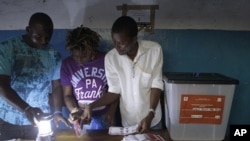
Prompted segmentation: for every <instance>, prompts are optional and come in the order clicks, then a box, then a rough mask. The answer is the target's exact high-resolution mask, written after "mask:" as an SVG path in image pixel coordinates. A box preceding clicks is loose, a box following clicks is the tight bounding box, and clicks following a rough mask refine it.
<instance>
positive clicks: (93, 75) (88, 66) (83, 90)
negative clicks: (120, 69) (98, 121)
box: [60, 52, 107, 115]
mask: <svg viewBox="0 0 250 141" xmlns="http://www.w3.org/2000/svg"><path fill="white" fill-rule="evenodd" d="M104 57H105V54H104V53H100V52H98V53H97V57H96V59H95V60H93V61H88V62H86V63H85V64H84V65H80V64H78V63H77V62H76V61H75V60H74V59H73V57H72V56H69V57H67V58H66V59H64V60H63V62H62V66H61V74H60V75H61V84H62V85H63V86H67V85H71V86H72V87H73V94H74V96H75V98H76V100H77V101H78V104H79V106H80V107H81V108H83V109H84V108H85V106H86V105H87V104H89V103H92V102H93V101H95V100H97V99H99V98H100V97H102V95H103V90H104V89H105V87H106V86H107V79H106V76H105V69H104ZM93 110H94V112H93V115H96V114H97V115H99V114H102V113H103V112H105V111H106V106H102V107H97V108H95V109H93Z"/></svg>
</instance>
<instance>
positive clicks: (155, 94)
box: [149, 88, 161, 110]
mask: <svg viewBox="0 0 250 141" xmlns="http://www.w3.org/2000/svg"><path fill="white" fill-rule="evenodd" d="M160 96H161V89H158V88H151V94H150V107H149V108H150V109H153V110H155V109H156V107H157V105H158V103H159V100H160Z"/></svg>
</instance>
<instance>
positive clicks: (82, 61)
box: [61, 26, 116, 129]
mask: <svg viewBox="0 0 250 141" xmlns="http://www.w3.org/2000/svg"><path fill="white" fill-rule="evenodd" d="M66 39H67V45H66V49H67V50H69V51H70V53H71V55H70V56H69V57H67V58H66V59H64V60H63V62H62V66H61V84H62V87H63V95H64V101H65V104H66V106H67V108H68V109H69V111H70V119H71V120H72V121H74V123H75V122H78V123H79V124H84V128H85V129H107V128H108V126H109V124H108V123H109V121H107V119H106V117H107V113H109V114H108V116H112V117H113V115H114V111H115V110H114V109H115V108H116V105H112V106H111V107H112V108H110V106H103V107H98V108H96V109H93V114H92V118H91V121H82V120H81V114H82V112H83V110H84V108H85V106H86V105H88V104H89V103H92V102H93V101H95V100H97V99H99V98H100V97H102V96H103V94H105V92H106V90H107V80H106V76H105V69H104V57H105V54H104V53H101V52H99V51H97V48H98V46H99V42H100V39H101V36H100V35H99V34H98V33H96V32H95V31H93V30H91V29H89V28H87V27H83V26H80V27H77V28H75V29H73V30H72V31H69V32H68V35H67V38H66ZM111 109H112V110H111ZM109 111H112V112H109ZM111 114H112V115H111Z"/></svg>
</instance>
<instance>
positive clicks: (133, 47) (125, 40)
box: [112, 32, 137, 55]
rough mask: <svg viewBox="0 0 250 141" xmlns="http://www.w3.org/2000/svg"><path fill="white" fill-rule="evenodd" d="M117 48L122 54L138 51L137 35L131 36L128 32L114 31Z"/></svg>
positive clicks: (113, 37)
mask: <svg viewBox="0 0 250 141" xmlns="http://www.w3.org/2000/svg"><path fill="white" fill-rule="evenodd" d="M112 39H113V41H114V44H115V48H116V50H117V51H118V53H119V54H120V55H125V54H127V55H129V54H131V53H133V52H135V51H137V37H132V38H131V37H129V36H127V34H126V33H124V32H121V33H112Z"/></svg>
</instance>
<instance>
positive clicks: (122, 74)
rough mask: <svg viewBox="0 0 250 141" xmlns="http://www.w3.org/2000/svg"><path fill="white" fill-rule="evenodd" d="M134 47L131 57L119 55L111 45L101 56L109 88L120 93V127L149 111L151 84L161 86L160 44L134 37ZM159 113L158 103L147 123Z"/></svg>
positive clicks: (157, 119) (130, 123)
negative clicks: (137, 39) (137, 46)
mask: <svg viewBox="0 0 250 141" xmlns="http://www.w3.org/2000/svg"><path fill="white" fill-rule="evenodd" d="M138 45H139V48H138V51H137V55H136V57H135V59H134V60H133V61H132V60H131V59H130V58H129V57H128V56H127V55H119V53H118V52H117V50H116V49H115V48H114V49H112V50H111V51H109V52H108V53H107V55H106V57H105V69H106V77H107V82H108V85H109V92H112V93H116V94H121V98H120V111H121V117H122V124H123V126H124V127H126V126H132V125H135V124H138V123H139V122H140V121H141V120H142V119H143V118H145V117H146V115H147V114H148V112H149V109H150V93H151V88H159V89H161V90H163V81H162V65H163V55H162V49H161V46H160V45H159V44H158V43H156V42H152V41H145V40H143V41H138ZM161 117H162V112H161V107H160V103H158V106H157V108H156V110H155V117H154V119H153V120H152V122H151V127H152V126H154V125H156V124H157V123H158V122H159V121H160V120H161Z"/></svg>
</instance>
